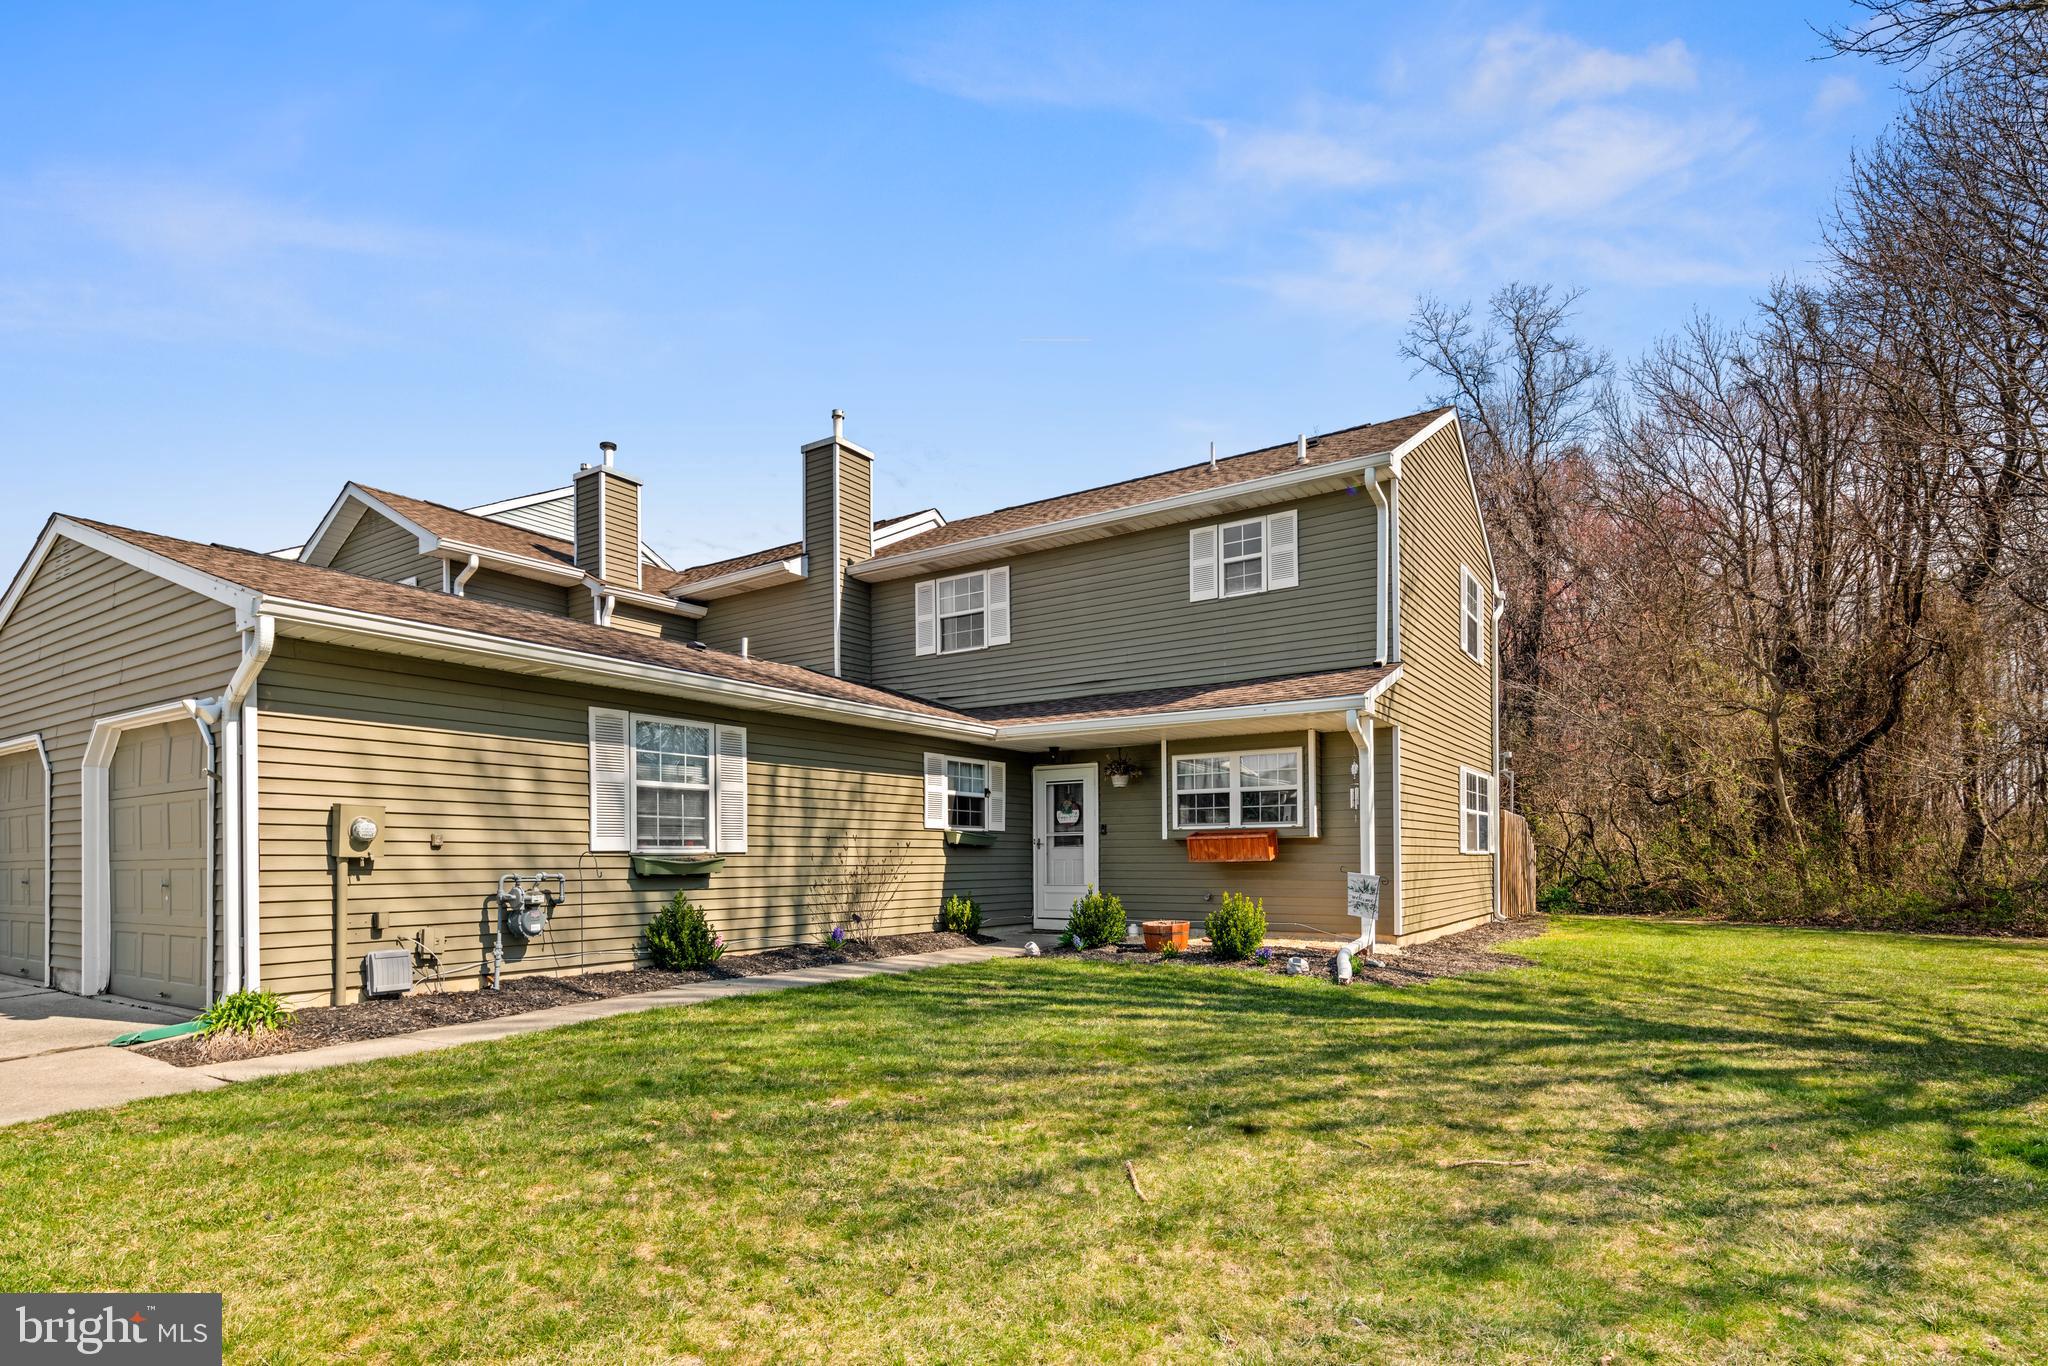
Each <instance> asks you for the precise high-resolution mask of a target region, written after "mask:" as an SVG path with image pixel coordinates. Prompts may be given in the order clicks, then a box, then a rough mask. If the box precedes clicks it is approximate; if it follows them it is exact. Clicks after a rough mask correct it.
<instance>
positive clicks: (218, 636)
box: [0, 410, 1499, 1006]
mask: <svg viewBox="0 0 2048 1366" xmlns="http://www.w3.org/2000/svg"><path fill="white" fill-rule="evenodd" d="M801 455H802V488H801V493H802V508H803V521H802V526H801V528H799V530H800V532H801V535H800V537H799V538H798V539H795V540H792V541H791V542H789V543H788V544H786V545H779V546H775V547H772V548H769V549H765V550H762V551H760V552H758V553H756V554H751V555H746V556H742V557H739V558H736V559H731V560H725V561H722V562H719V563H716V564H706V565H699V566H696V567H694V568H688V569H681V570H678V569H674V568H672V567H670V566H668V565H667V564H665V563H663V562H662V561H661V560H660V559H659V558H658V557H656V556H654V555H653V554H652V552H651V551H649V550H648V549H647V547H646V546H645V545H644V544H643V534H642V528H641V525H640V507H641V499H640V492H641V483H640V481H639V480H638V479H636V478H634V477H633V476H632V475H629V474H628V473H626V472H625V471H624V469H622V468H621V467H620V466H619V465H618V464H617V462H616V460H615V455H614V452H613V450H612V448H611V447H610V446H609V445H606V446H604V447H603V448H602V453H601V457H600V459H599V460H598V461H597V462H596V463H593V464H590V465H586V466H584V467H583V468H582V469H581V470H579V471H578V472H577V473H576V475H575V477H574V478H573V480H572V482H571V484H570V485H569V486H568V487H567V488H565V489H559V490H552V491H549V492H547V493H543V494H537V495H532V496H529V497H526V498H520V499H511V500H507V501H505V502H502V503H495V504H486V505H483V506H481V507H477V508H474V509H472V510H471V511H466V512H465V511H460V510H457V509H455V508H453V507H448V506H443V505H441V504H438V503H432V502H426V501H422V500H420V499H417V498H413V497H408V496H405V495H403V494H399V493H393V492H387V491H383V490H380V489H374V488H369V487H365V486H363V485H359V484H353V483H351V484H349V485H347V486H346V487H345V488H344V489H343V490H342V492H341V494H340V496H339V497H338V498H337V499H336V501H335V503H334V504H333V506H332V507H331V508H330V509H329V510H328V511H327V513H326V515H325V516H324V517H323V518H322V519H321V520H320V522H319V525H318V526H317V527H316V528H315V529H314V531H313V534H312V535H311V536H310V537H309V538H308V539H307V541H306V542H305V544H304V545H303V546H302V547H299V548H297V549H296V550H295V551H293V552H281V553H279V554H273V555H264V554H258V553H254V552H250V551H244V550H236V549H231V548H228V547H224V546H219V545H207V544H201V543H197V542H193V541H186V540H178V539H175V538H172V537H167V536H160V535H154V534H151V533H148V532H142V531H135V530H130V529H128V528H125V527H118V526H111V525H108V524H105V523H102V522H97V521H93V520H90V519H87V518H83V517H72V516H56V517H53V518H52V519H51V520H50V522H49V524H48V525H47V527H46V529H45V530H44V532H43V534H42V536H41V538H40V539H39V540H38V542H37V543H36V546H35V548H34V550H33V553H32V554H31V555H30V556H29V558H28V560H27V562H26V563H25V564H24V565H23V567H22V568H21V570H20V572H19V573H18V574H17V575H16V576H15V578H14V580H13V583H12V585H11V587H10V588H9V589H8V591H7V594H6V597H5V598H4V600H0V884H4V893H0V973H4V974H6V975H7V976H10V977H16V978H28V979H31V980H38V981H42V982H45V983H49V984H53V985H56V986H59V987H61V988H63V989H65V990H69V991H81V992H86V993H98V992H111V993H113V994H116V995H120V996H127V997H134V998H139V999H143V1000H167V1001H173V1002H177V1003H179V1004H183V1005H190V1006H201V1005H204V1004H205V1003H206V1002H207V1001H208V1000H210V999H211V998H213V997H214V996H215V995H217V994H219V993H223V992H227V991H232V990H236V989H238V988H242V987H255V986H262V987H265V988H270V989H274V990H276V991H279V992H282V993H284V994H286V995H288V996H290V997H292V998H295V999H297V1000H300V1001H307V1002H314V1001H326V1000H330V999H343V1000H346V999H353V998H355V997H356V996H357V995H359V994H360V993H361V991H362V990H363V986H364V981H363V955H364V954H365V953H366V952H367V951H369V950H371V949H374V948H392V947H405V948H410V949H414V950H417V951H418V952H419V961H420V962H421V963H422V965H423V970H434V969H435V968H436V967H437V968H438V971H439V973H440V975H441V977H442V978H443V979H444V980H445V981H447V982H449V983H451V984H456V985H474V984H475V983H476V982H477V981H478V979H479V975H480V973H481V972H482V971H483V969H484V967H485V966H486V964H487V963H488V961H489V960H490V959H491V958H492V956H493V953H492V950H493V945H494V943H495V945H496V948H497V949H498V950H499V951H500V953H501V954H502V968H503V971H504V972H506V973H517V972H522V971H525V972H533V971H545V972H556V973H559V972H574V971H578V970H583V969H600V968H615V967H620V966H625V965H629V964H631V963H632V962H633V961H634V959H635V953H636V949H637V946H638V944H639V940H640V933H641V930H642V928H643V926H644V925H645V924H646V922H647V919H648V917H649V916H650V915H651V914H652V913H653V912H654V910H655V909H656V908H657V907H658V906H659V905H660V904H661V903H662V902H664V901H666V900H667V899H668V898H669V897H670V896H671V895H672V894H673V893H674V892H675V891H677V890H684V891H686V892H687V893H688V894H689V896H690V897H691V898H692V899H693V900H695V901H696V902H697V903H698V904H700V905H702V906H703V907H705V909H706V910H707V911H708V913H709V914H710V917H711V919H712V920H713V922H714V923H715V924H716V925H717V926H718V927H719V929H720V930H721V931H722V932H723V933H724V934H725V936H726V938H727V940H728V941H729V942H730V943H732V944H733V945H734V946H736V947H737V948H740V949H747V948H756V947H766V946H772V945H777V944H784V943H790V942H797V941H804V940H815V939H817V938H819V937H821V936H822V935H823V934H825V933H826V932H827V931H828V930H829V929H830V928H831V927H832V925H833V924H834V923H844V922H845V920H846V918H847V917H848V916H849V915H850V914H851V913H852V912H853V911H855V910H860V911H862V912H863V913H864V918H865V924H864V925H862V926H856V927H853V928H856V929H863V928H864V929H868V930H872V931H875V932H879V933H894V932H902V931H908V930H915V929H927V928H930V926H931V924H932V923H933V918H934V916H935V915H936V913H937V911H938V909H939V906H940V904H941V902H942V900H943V899H944V898H945V897H946V896H947V895H948V894H951V893H964V894H967V895H970V896H972V897H974V898H975V899H977V900H978V901H979V902H980V903H981V904H982V905H983V907H984V908H985V911H986V914H987V917H988V920H989V922H990V923H992V924H1005V923H1007V924H1015V925H1026V924H1028V925H1032V926H1036V927H1039V928H1044V929H1056V928H1057V927H1059V926H1060V925H1061V924H1063V923H1064V920H1065V917H1066V913H1067V909H1068V908H1069V907H1070V906H1071V904H1072V903H1073V901H1074V899H1075V898H1076V897H1078V896H1080V895H1081V894H1082V893H1083V892H1084V891H1085V890H1086V889H1087V888H1088V887H1089V886H1091V885H1093V886H1098V887H1102V888H1105V889H1107V890H1110V891H1114V892H1116V893H1118V894H1119V895H1121V896H1122V898H1123V900H1124V903H1125V905H1126V906H1127V907H1128V908H1129V911H1130V913H1131V915H1132V917H1133V918H1149V917H1173V918H1182V919H1188V920H1192V921H1195V922H1197V923H1199V922H1200V921H1201V920H1202V919H1203V918H1204V917H1205V915H1206V913H1207V911H1208V909H1209V908H1210V907H1213V906H1215V905H1216V904H1217V902H1218V901H1219V900H1220V898H1221V896H1222V894H1223V893H1224V892H1226V891H1243V892H1247V893H1250V894H1252V895H1254V896H1258V897H1261V898H1263V899H1264V901H1265V903H1266V908H1267V913H1268V916H1269V918H1270V920H1271V923H1272V926H1273V930H1274V932H1275V933H1276V934H1281V935H1309V934H1317V935H1333V936H1342V937H1347V938H1348V937H1350V936H1352V935H1354V934H1356V933H1357V931H1358V929H1359V925H1358V922H1357V921H1355V920H1353V919H1351V918H1349V917H1348V916H1347V914H1346V910H1347V907H1346V887H1347V874H1350V873H1359V872H1363V873H1368V874H1373V875H1376V876H1377V877H1378V878H1379V879H1380V885H1381V888H1382V895H1381V909H1380V915H1379V921H1378V926H1377V928H1378V934H1379V937H1380V940H1381V942H1383V943H1389V942H1390V943H1394V944H1403V943H1412V942H1415V941H1418V940H1422V939H1427V938H1430V937H1432V936H1435V935H1439V934H1443V933H1447V932H1450V931H1454V930H1458V929H1462V928H1466V927H1469V926H1471V925H1474V924H1476V923H1479V922H1481V921H1484V920H1485V919H1487V918H1488V916H1489V915H1490V914H1491V912H1492V911H1493V908H1494V907H1495V905H1496V903H1497V898H1498V881H1497V877H1496V869H1495V858H1494V853H1493V851H1494V843H1495V840H1494V827H1495V810H1494V808H1495V802H1496V796H1495V790H1494V788H1495V777H1494V775H1495V772H1496V770H1497V768H1498V763H1497V743H1498V741H1497V731H1496V725H1495V718H1496V714H1497V709H1496V692H1497V688H1498V673H1497V667H1496V646H1495V623H1496V619H1497V614H1498V600H1499V599H1498V590H1497V587H1496V585H1495V580H1494V575H1493V569H1492V564H1491V559H1490V556H1489V552H1488V549H1487V543H1486V536H1485V531H1484V528H1483V526H1482V525H1481V519H1480V512H1479V507H1478V503H1477V499H1476V496H1475V493H1474V488H1473V484H1472V479H1471V475H1470V472H1469V468H1468V465H1467V462H1466V456H1465V452H1464V448H1463V444H1462V441H1461V438H1460V435H1459V430H1458V424H1457V421H1456V418H1455V416H1454V414H1453V413H1451V412H1450V411H1447V410H1438V411H1432V412H1425V413H1418V414H1415V415H1413V416H1410V417H1404V418H1399V419H1396V420H1394V421H1391V422H1381V423H1375V424H1371V425H1368V426H1361V427H1354V428H1350V429H1347V430H1344V431H1337V432H1331V433H1327V434H1325V435H1322V436H1319V437H1315V438H1310V439H1305V440H1296V441H1292V442H1287V443H1285V444H1282V445H1278V446H1273V447H1269V448H1266V449H1263V450H1256V451H1251V452H1248V453H1245V454H1242V455H1236V456H1231V457H1229V458H1226V459H1220V460H1219V459H1210V460H1208V461H1203V462H1200V463H1197V464H1193V465H1189V466H1185V467H1183V468H1179V469H1173V470H1168V471H1165V472H1164V473H1159V474H1152V475H1147V476H1144V477H1141V478H1134V479H1127V480H1124V481H1123V482H1120V483H1115V484H1108V485H1104V486H1102V487H1099V488H1092V489H1087V490H1084V491H1082V492H1078V493H1072V494H1067V495H1064V496H1061V497H1056V498H1048V499H1043V500H1040V501H1038V502H1033V503H1024V504H1020V505H1018V506H1015V507H1008V508H1003V509H1000V510H998V511H995V512H987V513H982V514H980V515H978V516H971V517H964V518H958V519H955V520H948V519H946V518H945V517H943V516H941V515H940V513H939V512H937V511H935V510H927V511H920V512H913V513H910V514H908V515H902V516H895V517H891V518H886V519H883V520H879V521H878V520H876V518H875V516H874V508H873V506H872V489H873V487H874V480H873V477H872V467H873V463H874V461H875V460H876V459H877V457H876V456H875V455H874V454H872V453H871V452H869V451H867V450H864V449H862V448H861V447H860V446H858V445H856V444H854V443H853V442H852V441H850V440H848V439H847V438H846V437H845V435H844V432H843V430H842V424H841V421H840V418H839V415H838V414H836V413H835V414H834V420H833V427H832V433H831V435H829V436H826V437H824V438H822V439H820V440H818V441H815V442H812V443H810V444H809V445H806V446H804V447H803V448H802V451H801ZM363 820H367V821H369V822H370V824H368V825H365V824H359V823H358V822H359V821H363ZM540 872H547V873H559V874H561V875H562V882H561V884H560V886H561V888H562V893H563V899H562V900H561V903H560V904H559V905H556V906H554V907H553V908H552V912H551V914H550V916H549V919H548V924H547V926H546V928H545V930H544V931H543V932H541V933H540V934H538V935H537V936H536V937H531V938H524V939H522V938H520V937H519V936H518V935H514V934H507V933H505V926H504V924H503V923H502V919H501V917H500V916H499V914H498V911H497V910H496V909H494V908H493V907H492V906H490V905H487V904H486V902H485V898H486V897H488V896H490V895H491V894H492V893H494V892H495V891H496V890H497V888H498V884H499V879H500V877H501V876H503V875H505V874H509V873H525V874H531V873H540Z"/></svg>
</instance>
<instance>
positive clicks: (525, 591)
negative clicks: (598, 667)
mask: <svg viewBox="0 0 2048 1366" xmlns="http://www.w3.org/2000/svg"><path fill="white" fill-rule="evenodd" d="M462 595H463V596H464V597H467V598H475V599H476V600H477V601H478V602H494V603H497V604H498V605H499V606H501V607H524V608H526V609H527V610H528V611H530V612H546V613H547V614H548V615H549V616H554V617H566V616H569V615H570V614H571V613H570V604H571V601H572V599H574V598H579V597H580V598H582V599H583V601H584V603H585V604H586V610H585V612H584V614H583V615H584V619H585V620H588V619H589V616H590V613H589V611H588V610H587V604H588V603H589V601H590V594H589V593H588V592H587V591H585V590H584V589H582V588H568V587H564V586H563V585H561V584H558V583H542V582H541V581H540V580H538V579H527V578H521V577H520V576H519V575H517V574H507V573H505V572H504V571H503V570H498V569H479V570H477V571H476V573H474V574H472V575H470V576H469V582H468V583H466V584H464V585H463V586H462Z"/></svg>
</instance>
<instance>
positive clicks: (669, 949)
mask: <svg viewBox="0 0 2048 1366" xmlns="http://www.w3.org/2000/svg"><path fill="white" fill-rule="evenodd" d="M724 954H725V936H724V935H721V934H717V933H714V932H713V931H712V928H711V922H710V921H709V920H707V919H705V917H704V912H703V909H702V908H701V907H697V906H693V905H691V904H690V898H689V897H688V896H687V895H685V894H684V893H682V892H677V893H676V894H675V895H674V896H672V897H670V898H669V899H668V904H667V905H666V906H663V907H662V908H661V909H660V910H659V911H657V912H655V914H654V919H653V920H651V921H649V922H648V924H647V961H648V962H650V963H652V964H653V965H654V966H655V967H657V968H660V969H662V970H663V971H664V972H702V971H704V970H705V969H706V968H708V967H710V966H711V965H712V964H713V963H716V962H717V961H718V960H719V959H720V958H721V957H723V956H724Z"/></svg>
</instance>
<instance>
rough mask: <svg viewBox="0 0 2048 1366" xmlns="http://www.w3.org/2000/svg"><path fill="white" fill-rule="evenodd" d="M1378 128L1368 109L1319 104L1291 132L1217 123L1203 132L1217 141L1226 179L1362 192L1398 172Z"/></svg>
mask: <svg viewBox="0 0 2048 1366" xmlns="http://www.w3.org/2000/svg"><path fill="white" fill-rule="evenodd" d="M1374 122H1375V119H1374V114H1373V111H1371V110H1369V109H1364V108H1360V107H1357V106H1346V105H1332V104H1326V103H1317V104H1312V105H1310V106H1308V107H1306V108H1305V109H1304V110H1303V112H1302V115H1301V120H1300V122H1299V123H1297V124H1295V125H1293V126H1291V127H1281V128H1257V127H1250V128H1240V127H1233V126H1232V125H1230V124H1228V123H1224V122H1221V121H1217V120H1209V121H1207V122H1205V123H1204V125H1203V126H1204V127H1205V128H1207V129H1208V130H1209V135H1210V136H1211V137H1212V138H1214V139H1215V142H1216V166H1215V169H1216V173H1217V175H1218V176H1220V177H1222V178H1223V179H1226V180H1235V181H1244V182H1248V183H1250V184H1253V185H1257V186H1260V187H1263V188H1266V189H1294V188H1308V189H1357V188H1359V187H1361V186H1365V185H1372V184H1376V183H1378V182H1380V181H1383V180H1386V179H1387V178H1388V177H1389V176H1390V175H1391V174H1392V172H1393V163H1392V160H1391V159H1390V157H1389V156H1388V155H1387V154H1386V153H1385V152H1384V151H1383V150H1382V149H1381V148H1380V147H1379V146H1378V143H1377V139H1376V137H1375V136H1374V133H1375V129H1374Z"/></svg>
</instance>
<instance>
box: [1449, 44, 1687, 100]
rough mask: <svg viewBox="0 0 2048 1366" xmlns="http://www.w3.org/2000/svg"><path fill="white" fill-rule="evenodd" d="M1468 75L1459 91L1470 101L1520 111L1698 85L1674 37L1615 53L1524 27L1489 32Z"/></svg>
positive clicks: (1685, 50) (1682, 49) (1685, 53)
mask: <svg viewBox="0 0 2048 1366" xmlns="http://www.w3.org/2000/svg"><path fill="white" fill-rule="evenodd" d="M1470 72H1471V74H1470V77H1469V79H1468V80H1466V81H1465V82H1463V83H1462V87H1461V88H1462V90H1463V93H1464V95H1465V98H1466V99H1467V100H1468V101H1470V102H1472V103H1475V104H1479V105H1483V106H1516V107H1520V108H1523V109H1552V108H1556V107H1557V106H1558V105H1562V104H1571V103H1576V102H1582V101H1586V100H1602V99H1612V98H1613V97H1615V96H1617V95H1626V94H1630V93H1632V92H1635V91H1640V90H1691V89H1693V88H1694V87H1695V86H1696V85H1697V84H1698V83H1699V71H1698V69H1697V67H1696V66H1695V64H1694V62H1693V57H1692V53H1691V51H1689V50H1688V49H1687V47H1686V45H1685V44H1684V43H1683V42H1680V41H1679V40H1677V39H1675V38H1674V39H1672V40H1671V41H1669V42H1665V43H1658V44H1656V45H1655V46H1653V47H1647V48H1644V49H1643V50H1642V51H1640V52H1616V51H1614V50H1612V49H1610V48H1602V47H1593V46H1590V45H1589V44H1586V43H1582V42H1580V41H1579V40H1578V39H1576V38H1572V37H1569V36H1567V35H1565V34H1561V33H1548V32H1544V31H1542V30H1540V29H1534V28H1529V27H1526V26H1523V25H1513V26H1510V27H1506V28H1498V29H1495V30H1493V31H1492V32H1491V33H1488V34H1487V35H1486V36H1485V37H1484V38H1483V39H1482V40H1481V42H1480V44H1479V51H1478V53H1477V54H1476V55H1475V57H1474V58H1473V60H1472V62H1471V64H1470Z"/></svg>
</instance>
